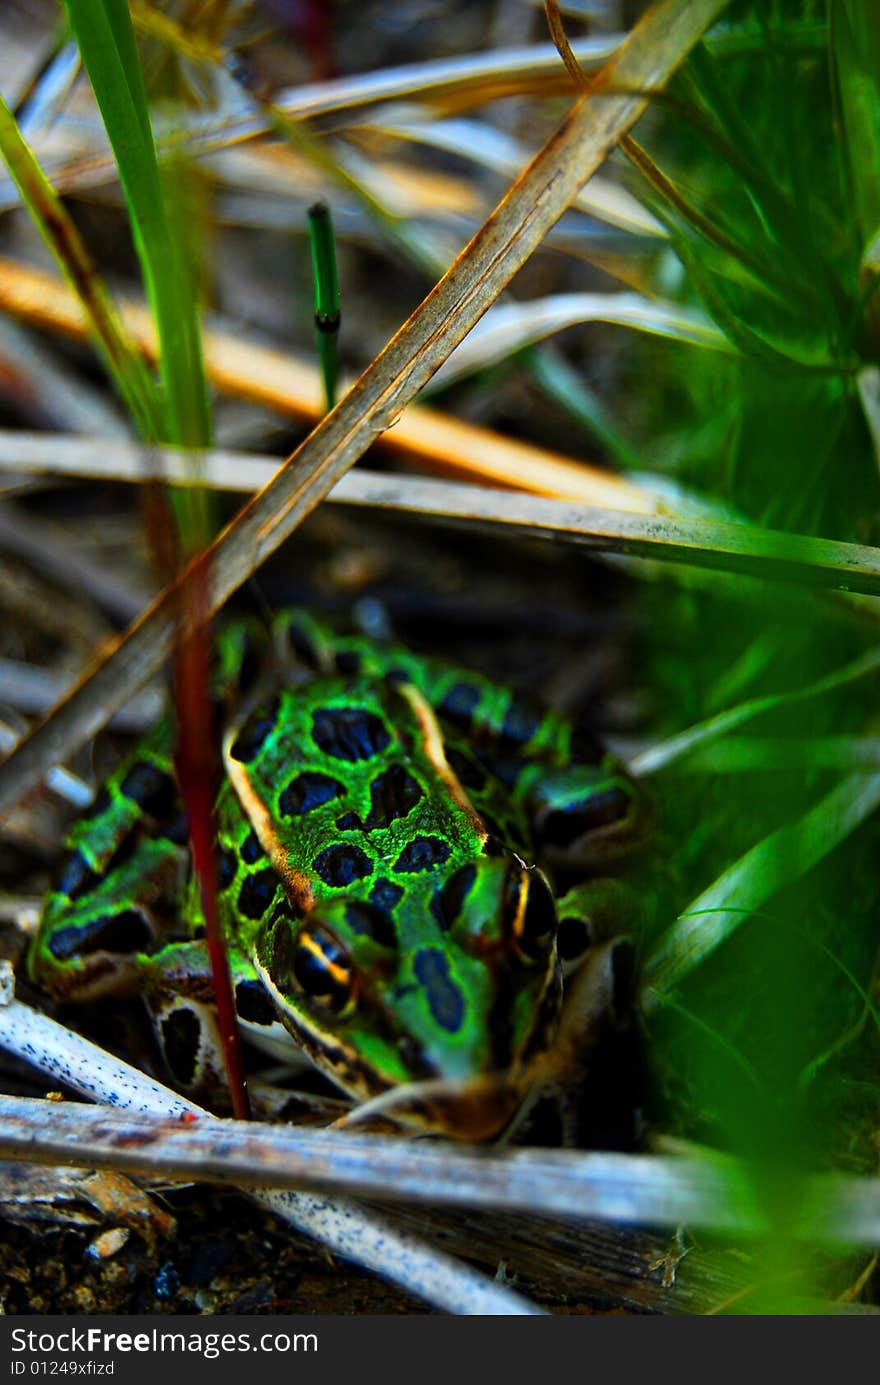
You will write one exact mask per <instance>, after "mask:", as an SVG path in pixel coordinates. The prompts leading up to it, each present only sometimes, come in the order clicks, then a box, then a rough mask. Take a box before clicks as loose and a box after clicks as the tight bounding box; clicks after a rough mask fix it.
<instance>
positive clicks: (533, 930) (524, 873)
mask: <svg viewBox="0 0 880 1385" xmlns="http://www.w3.org/2000/svg"><path fill="white" fill-rule="evenodd" d="M504 913H505V919H506V921H507V927H508V930H509V936H510V938H511V939H512V941H513V944H514V946H515V948H516V950H517V952H519V954H520V955H521V956H522V957H523V958H524V959H525V960H526V961H529V962H535V961H538V960H540V959H541V958H542V957H545V956H546V955H547V953H548V952H549V951H550V949H551V947H552V946H553V940H554V938H555V936H556V905H555V904H554V902H553V895H552V893H551V891H550V886H549V885H548V884H547V881H546V879H545V878H544V876H543V875H542V874H541V872H540V871H539V870H537V869H535V868H532V869H531V870H529V869H528V868H519V869H517V870H516V871H511V873H510V875H509V876H508V880H507V889H506V895H505V905H504Z"/></svg>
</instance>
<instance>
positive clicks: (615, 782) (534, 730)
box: [411, 659, 648, 870]
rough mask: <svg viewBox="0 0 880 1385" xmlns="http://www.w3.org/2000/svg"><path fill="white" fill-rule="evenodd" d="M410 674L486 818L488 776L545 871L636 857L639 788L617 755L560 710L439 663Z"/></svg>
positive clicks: (641, 817) (421, 663) (641, 811)
mask: <svg viewBox="0 0 880 1385" xmlns="http://www.w3.org/2000/svg"><path fill="white" fill-rule="evenodd" d="M411 676H412V681H413V682H416V683H417V685H418V686H420V687H421V689H422V691H423V692H424V693H425V695H426V696H427V698H428V700H429V702H430V703H431V705H432V707H433V708H434V711H435V712H436V714H437V716H438V718H439V720H440V722H441V724H442V725H443V727H444V730H445V731H446V732H447V757H448V759H449V763H450V765H451V766H452V768H453V770H454V771H455V773H456V774H457V775H458V777H459V779H460V781H461V783H462V784H463V786H464V787H465V789H466V790H467V791H468V792H469V793H470V794H471V796H472V798H473V801H474V806H475V807H476V808H477V810H478V811H483V806H484V805H483V803H482V802H481V799H480V795H481V794H485V792H486V783H485V779H486V775H485V774H484V773H483V771H487V772H488V774H489V776H490V779H491V780H492V781H493V782H494V783H495V784H498V785H500V786H501V787H502V788H503V789H504V790H506V794H507V797H508V800H509V801H512V802H513V803H514V804H516V805H519V806H521V808H522V809H524V810H525V813H526V815H527V817H528V819H529V822H530V824H531V837H532V839H533V843H534V847H535V850H536V851H537V853H538V856H539V858H540V859H541V860H542V861H543V862H544V863H545V864H546V865H548V866H556V867H564V868H571V869H574V870H583V869H590V868H594V867H596V866H601V865H603V864H605V863H607V862H609V861H613V860H616V859H618V858H619V857H620V856H622V855H627V854H629V853H631V852H632V850H633V847H634V846H635V845H636V844H638V842H639V841H640V840H641V839H642V838H643V837H644V835H645V830H646V824H647V818H648V813H647V810H646V804H645V799H644V796H643V794H642V793H641V791H640V790H639V789H638V788H637V786H636V785H635V784H634V783H633V781H632V780H631V779H630V778H629V776H628V775H627V774H626V772H625V770H624V769H623V767H622V766H621V765H620V764H618V762H617V761H616V760H615V759H614V757H613V756H612V755H610V754H609V753H608V752H607V751H606V750H605V749H604V748H603V747H602V746H600V745H599V744H598V743H597V742H595V741H594V740H593V739H592V738H591V737H589V736H587V735H584V734H581V733H580V732H578V731H575V730H574V728H573V727H572V726H571V724H570V723H569V722H568V721H567V720H566V719H565V718H563V717H561V716H560V715H559V714H558V713H556V712H553V711H550V710H547V709H544V708H541V707H540V706H539V705H538V704H537V703H536V702H533V701H532V700H531V699H530V698H528V697H527V696H525V695H524V694H522V693H518V692H514V691H513V690H512V689H510V688H507V687H504V686H502V685H500V684H496V683H493V682H491V681H490V680H489V679H487V678H484V677H483V676H482V675H480V674H475V673H465V672H463V671H462V670H461V669H451V668H447V667H446V666H445V665H441V664H438V663H437V662H436V661H433V660H428V659H424V660H417V661H416V663H415V665H414V667H413V670H412V675H411ZM495 799H496V801H497V793H496V794H495Z"/></svg>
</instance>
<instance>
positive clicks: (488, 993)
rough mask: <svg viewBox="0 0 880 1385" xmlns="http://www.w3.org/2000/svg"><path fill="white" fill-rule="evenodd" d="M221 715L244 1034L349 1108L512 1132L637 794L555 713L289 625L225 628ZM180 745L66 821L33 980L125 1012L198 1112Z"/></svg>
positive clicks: (206, 1082) (230, 907)
mask: <svg viewBox="0 0 880 1385" xmlns="http://www.w3.org/2000/svg"><path fill="white" fill-rule="evenodd" d="M213 703H214V707H215V710H217V711H218V712H219V714H220V716H221V718H222V721H223V723H224V725H225V731H224V733H223V738H222V758H223V778H222V783H221V785H220V787H219V791H218V794H217V798H216V805H215V822H216V869H217V885H218V891H219V894H218V904H219V913H220V920H221V926H222V928H223V931H224V935H225V937H226V940H227V944H228V952H229V965H230V971H231V976H232V982H233V989H234V996H235V1002H236V1009H237V1014H238V1018H239V1022H240V1026H241V1030H242V1032H243V1034H244V1036H245V1037H246V1038H247V1039H249V1040H252V1041H253V1042H254V1043H255V1044H257V1046H258V1047H260V1048H262V1049H263V1050H264V1051H265V1052H267V1053H270V1054H273V1055H276V1056H278V1057H280V1058H282V1057H283V1058H287V1057H290V1056H292V1055H294V1054H298V1055H300V1057H302V1055H305V1056H306V1058H307V1059H308V1060H311V1062H312V1063H314V1064H315V1065H316V1066H317V1068H318V1069H319V1070H320V1071H321V1072H322V1073H324V1074H325V1075H326V1076H327V1077H329V1078H330V1079H331V1080H332V1082H333V1083H334V1084H335V1085H336V1086H337V1087H339V1088H341V1089H342V1090H343V1092H345V1093H347V1094H348V1096H349V1097H350V1098H353V1099H354V1102H355V1103H357V1105H356V1107H355V1113H358V1112H360V1113H367V1114H371V1115H373V1114H375V1115H379V1116H382V1117H383V1118H384V1119H385V1120H386V1121H388V1120H390V1121H391V1122H392V1123H393V1124H395V1125H399V1126H402V1127H405V1128H409V1129H421V1130H428V1131H433V1132H441V1133H443V1134H445V1135H448V1136H452V1137H456V1138H468V1139H476V1138H486V1137H489V1136H492V1135H494V1134H497V1133H498V1132H500V1131H501V1130H503V1129H504V1128H505V1126H506V1125H507V1124H508V1122H510V1120H511V1119H512V1117H513V1115H514V1113H515V1112H516V1111H517V1109H518V1108H519V1107H520V1105H521V1103H522V1102H523V1099H524V1097H525V1096H526V1094H527V1093H529V1092H530V1091H531V1090H533V1089H535V1088H536V1086H537V1085H539V1084H540V1083H542V1082H546V1081H547V1080H548V1078H549V1077H552V1075H553V1074H554V1073H555V1071H556V1070H557V1068H558V1067H559V1066H560V1064H561V1062H562V1061H563V1060H562V1059H561V1058H559V1056H558V1055H559V1054H561V1053H563V1052H565V1051H568V1050H570V1049H571V1048H572V1045H573V1042H574V1041H573V1039H572V1035H573V1034H575V1033H576V1032H577V1030H578V1026H579V1023H580V1022H579V1020H578V1019H577V1016H576V1015H575V1018H574V1019H571V1018H567V1015H568V1014H569V1012H575V1011H587V1012H589V1011H590V1007H591V1004H592V1003H593V1002H591V1001H590V1000H589V999H587V1000H586V1001H585V1000H584V997H585V996H589V994H590V992H591V990H592V989H595V987H594V986H591V983H590V981H589V975H590V969H591V965H595V960H596V957H597V955H599V954H601V952H602V947H603V946H605V944H603V943H602V942H601V941H600V940H599V939H598V937H597V933H604V932H605V931H606V930H607V928H608V917H609V915H611V916H613V914H614V911H615V908H616V903H617V899H618V894H617V892H616V884H615V881H614V880H613V879H610V880H609V879H607V878H605V877H606V876H607V874H608V868H609V865H611V864H612V863H614V862H616V861H617V860H618V859H620V858H622V857H623V856H625V855H626V854H627V853H629V852H630V851H631V850H632V847H633V844H634V843H635V842H637V841H639V840H640V839H641V838H642V837H643V836H644V834H645V825H646V810H645V801H644V797H643V795H642V794H641V792H640V790H639V789H638V787H637V786H636V785H635V784H634V783H633V781H632V780H631V779H630V778H629V777H628V776H627V774H626V773H625V772H624V770H623V769H622V767H621V766H620V765H619V764H618V763H617V762H616V761H615V760H614V759H613V758H612V757H611V756H610V755H609V754H608V753H607V752H606V751H604V750H603V749H601V748H600V747H599V746H597V745H596V744H594V743H593V742H592V741H590V740H588V739H587V738H585V737H583V736H580V735H577V734H576V733H575V732H574V730H573V728H572V726H571V724H570V723H569V722H568V721H566V720H565V719H564V718H563V717H561V716H560V715H558V714H557V713H555V712H552V711H546V710H541V709H539V708H538V707H536V706H534V705H532V704H531V702H529V701H528V700H527V699H525V698H524V697H522V696H521V695H518V694H515V693H514V692H512V691H511V690H510V689H509V688H506V687H504V686H501V685H498V684H496V683H494V682H492V681H490V680H489V679H488V678H486V677H484V676H482V675H480V674H477V673H472V672H467V671H464V670H462V669H460V668H455V667H450V666H449V665H448V664H446V663H442V662H440V661H439V660H433V659H429V658H424V657H421V656H418V655H415V654H413V653H412V652H410V651H408V650H406V649H403V648H400V647H398V646H396V645H392V644H383V643H377V642H375V641H371V640H370V639H368V638H366V637H365V636H363V635H360V634H340V633H338V632H337V631H336V630H334V629H333V628H331V627H330V626H329V625H327V624H325V623H324V622H322V621H320V620H318V619H316V618H314V617H313V616H311V615H309V614H307V613H305V612H302V611H283V612H281V613H280V614H279V615H278V616H277V617H275V619H274V622H273V623H272V626H271V629H269V630H267V629H266V628H265V626H263V625H261V624H260V623H259V622H258V621H256V620H241V621H238V622H236V623H234V624H232V625H230V626H229V627H228V628H227V629H226V630H225V632H224V633H222V635H221V636H220V638H219V641H218V650H217V671H216V677H215V683H214V697H213ZM173 740H174V729H173V725H172V722H171V720H170V719H166V720H164V721H162V722H161V723H159V724H158V725H157V726H156V728H155V729H154V730H153V731H152V732H151V733H150V734H149V735H148V736H147V737H146V738H145V739H144V740H143V741H142V743H141V744H140V745H138V746H137V748H136V749H135V750H134V751H133V752H132V753H131V754H130V755H129V756H128V757H127V758H126V759H125V760H124V761H123V763H122V764H121V765H120V766H119V768H118V769H117V770H116V771H115V772H114V773H113V774H112V776H111V777H110V779H109V780H108V781H107V783H106V784H105V786H104V787H103V789H102V790H101V792H100V793H99V795H98V797H97V799H96V801H95V803H94V805H93V807H92V809H91V811H90V812H89V814H88V816H87V817H85V818H84V819H83V820H81V821H80V822H79V823H78V824H77V825H76V826H75V828H74V829H73V831H72V833H71V836H70V838H69V842H68V847H69V853H68V855H67V856H66V858H65V861H64V863H63V866H62V869H61V871H60V873H59V875H58V877H57V879H56V882H55V884H54V886H53V888H52V889H51V890H50V892H49V894H48V896H47V899H46V902H45V907H44V911H43V916H42V920H41V924H40V928H39V931H38V934H37V937H36V938H35V941H34V944H33V948H32V951H31V955H30V971H31V976H32V977H33V979H34V980H35V981H36V982H37V983H39V984H40V985H42V986H43V987H44V988H45V989H46V990H48V991H49V992H50V993H51V994H52V995H53V997H54V998H55V999H57V1000H58V1001H63V1002H82V1001H90V1000H95V999H99V998H102V997H106V996H110V995H114V996H119V995H126V994H135V993H137V994H139V995H142V996H143V997H144V999H145V1001H146V1004H147V1007H148V1010H149V1013H150V1015H151V1018H152V1021H153V1024H154V1027H155V1032H156V1035H157V1038H158V1042H159V1045H160V1048H161V1051H162V1054H163V1056H164V1061H165V1063H166V1065H167V1068H168V1070H169V1072H170V1075H171V1077H172V1079H173V1080H174V1082H175V1084H176V1085H177V1086H178V1087H179V1088H181V1089H182V1090H183V1091H185V1092H187V1093H189V1094H192V1095H199V1094H203V1093H205V1092H206V1090H210V1089H211V1088H212V1087H216V1085H217V1084H218V1083H219V1082H220V1081H221V1074H222V1070H223V1069H222V1058H221V1046H220V1042H219V1035H218V1030H217V1021H216V1014H215V1011H214V1008H213V1005H212V999H211V982H210V975H209V969H208V964H207V957H206V951H205V947H204V943H203V942H202V941H201V939H202V937H203V933H204V920H203V916H202V909H201V903H200V892H199V888H198V882H197V880H196V879H195V877H194V872H193V870H192V867H191V861H190V856H189V850H188V837H187V825H186V820H185V816H184V814H183V811H182V807H181V801H180V795H179V791H178V788H177V784H176V782H175V777H174V767H173ZM553 880H556V881H557V882H563V885H564V888H563V886H562V885H560V887H559V889H558V891H557V896H554V889H553V886H552V884H551V881H553ZM572 881H574V882H575V883H574V884H571V882H572ZM609 901H610V903H609ZM585 977H586V978H587V980H586V981H585V980H584V978H585ZM581 1027H582V1026H581Z"/></svg>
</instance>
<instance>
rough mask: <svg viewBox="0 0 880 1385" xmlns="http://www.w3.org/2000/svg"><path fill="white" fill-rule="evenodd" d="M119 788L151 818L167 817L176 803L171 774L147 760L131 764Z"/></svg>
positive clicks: (175, 787) (175, 786)
mask: <svg viewBox="0 0 880 1385" xmlns="http://www.w3.org/2000/svg"><path fill="white" fill-rule="evenodd" d="M119 790H120V793H123V794H124V795H125V797H126V798H130V799H131V800H132V802H133V803H136V804H137V805H138V807H139V808H140V809H141V811H142V812H144V813H147V814H149V816H150V817H151V818H157V819H161V818H166V817H168V816H169V814H170V813H171V812H172V811H173V810H174V807H175V805H176V803H177V785H176V784H175V782H174V780H173V779H172V777H171V775H170V774H167V773H166V772H165V770H164V769H160V768H159V766H158V765H155V764H152V763H151V762H150V761H149V760H142V761H139V762H138V763H137V764H135V765H132V766H131V768H130V769H129V770H128V772H127V773H126V775H125V778H124V779H123V781H122V783H121V784H120V785H119Z"/></svg>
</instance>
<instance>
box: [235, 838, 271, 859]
mask: <svg viewBox="0 0 880 1385" xmlns="http://www.w3.org/2000/svg"><path fill="white" fill-rule="evenodd" d="M239 855H240V856H241V859H242V860H243V861H244V863H245V865H246V866H255V865H256V864H257V862H258V861H260V860H264V859H265V856H266V853H265V851H264V850H263V848H262V845H261V843H260V839H259V837H258V836H257V834H256V832H249V833H248V835H247V836H246V837H245V839H244V841H243V842H242V844H241V846H240V848H239Z"/></svg>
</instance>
